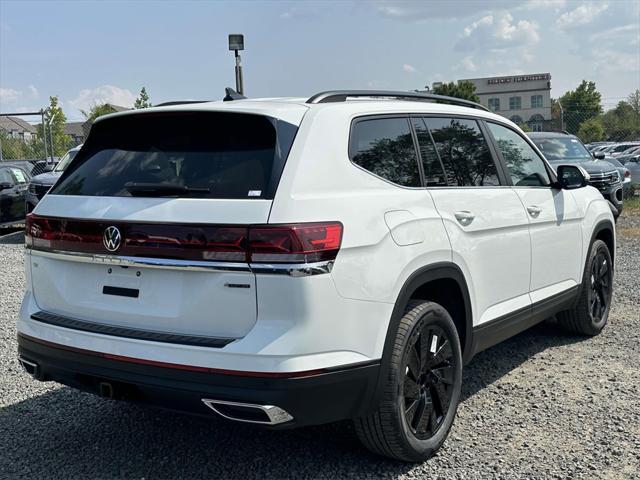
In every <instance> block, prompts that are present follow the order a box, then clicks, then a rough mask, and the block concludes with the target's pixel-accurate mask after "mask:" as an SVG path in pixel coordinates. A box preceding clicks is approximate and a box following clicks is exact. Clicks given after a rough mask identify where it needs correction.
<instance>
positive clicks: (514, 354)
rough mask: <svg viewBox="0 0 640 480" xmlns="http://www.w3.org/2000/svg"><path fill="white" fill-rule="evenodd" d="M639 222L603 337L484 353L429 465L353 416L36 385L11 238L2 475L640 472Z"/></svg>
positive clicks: (2, 348) (520, 343) (5, 249)
mask: <svg viewBox="0 0 640 480" xmlns="http://www.w3.org/2000/svg"><path fill="white" fill-rule="evenodd" d="M637 225H638V221H637V220H630V219H625V218H622V219H621V221H620V222H619V225H618V226H619V229H620V231H621V232H627V234H626V235H624V236H619V238H618V248H619V250H618V259H617V271H616V285H615V287H616V288H615V300H614V307H613V310H612V313H611V316H610V319H609V325H608V326H607V328H606V329H605V330H604V332H603V333H602V334H601V335H599V336H598V337H596V338H589V339H585V338H580V337H575V336H569V335H566V334H564V333H562V332H559V331H557V330H556V329H554V328H553V326H551V325H548V324H543V325H539V326H537V327H534V328H533V329H531V330H529V331H527V332H524V333H522V334H520V335H518V336H517V337H515V338H513V339H510V340H508V341H506V342H504V343H502V344H500V345H498V346H496V347H494V348H491V349H489V350H487V351H485V352H483V353H481V354H479V355H478V356H477V357H476V358H475V359H474V360H473V362H472V363H471V365H469V366H468V367H467V368H466V370H465V373H464V383H463V401H462V403H461V405H460V409H459V413H458V417H457V419H456V422H455V424H454V427H453V429H452V431H451V434H450V436H449V439H448V440H447V442H446V443H445V445H444V447H443V448H442V449H441V450H440V452H439V453H438V454H437V456H436V457H435V458H433V459H432V460H431V461H429V462H427V463H425V464H422V465H408V464H400V463H396V462H391V461H387V460H384V459H380V458H378V457H375V456H374V455H372V454H369V453H368V452H367V451H365V450H364V449H363V448H362V447H361V446H360V445H359V443H358V441H357V439H356V438H355V435H354V433H353V431H352V429H351V427H350V425H349V424H348V423H346V422H345V423H340V424H334V425H329V426H323V427H315V428H305V429H301V430H294V431H279V432H278V431H267V430H261V429H257V428H254V427H249V426H244V425H239V424H233V423H227V422H225V421H223V420H218V419H216V418H212V419H211V420H207V419H200V418H191V417H189V416H185V415H180V414H176V413H169V412H165V411H160V410H152V409H146V408H140V407H138V406H135V405H130V404H126V403H119V402H114V401H109V400H104V399H101V398H98V397H95V396H92V395H89V394H85V393H80V392H77V391H74V390H72V389H70V388H67V387H63V386H61V385H57V384H53V383H40V382H36V381H33V380H31V379H30V378H29V377H28V376H27V375H26V374H25V373H23V372H22V371H21V369H20V367H19V365H18V362H17V361H16V358H15V357H16V350H17V346H16V341H15V338H16V330H15V317H16V315H17V312H18V309H19V305H20V300H21V296H22V289H23V283H24V280H23V272H22V269H23V247H22V238H21V236H20V235H19V234H18V235H14V236H11V237H5V238H2V239H0V477H1V478H29V479H34V478H57V477H63V478H121V477H124V478H204V477H209V478H243V479H248V478H310V477H313V478H320V477H325V478H344V477H352V478H354V477H357V478H417V477H420V478H446V479H449V478H451V479H453V478H455V479H473V478H483V479H486V478H518V479H520V478H584V479H592V478H621V479H623V478H624V479H627V478H640V477H639V474H638V472H640V370H639V369H638V364H639V363H640V280H639V279H640V230H638V229H637ZM337 401H338V399H337Z"/></svg>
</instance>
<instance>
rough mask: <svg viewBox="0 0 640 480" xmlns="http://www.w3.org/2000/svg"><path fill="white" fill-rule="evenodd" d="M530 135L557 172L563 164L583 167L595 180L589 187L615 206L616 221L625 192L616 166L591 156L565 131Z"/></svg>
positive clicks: (602, 158) (602, 156)
mask: <svg viewBox="0 0 640 480" xmlns="http://www.w3.org/2000/svg"><path fill="white" fill-rule="evenodd" d="M527 135H528V136H529V137H530V138H531V140H533V143H535V144H536V146H537V147H538V148H539V149H540V151H541V152H542V153H543V154H544V156H545V158H546V159H547V160H548V161H549V163H550V164H551V166H552V167H553V168H555V169H557V167H558V166H559V165H580V166H581V167H582V168H584V169H585V170H586V171H587V173H588V174H589V176H590V177H591V179H590V180H589V184H590V185H591V186H592V187H595V188H597V189H598V190H599V191H600V193H601V194H602V196H603V197H604V198H606V199H607V200H609V203H610V204H611V206H612V207H613V208H612V209H611V211H612V212H613V216H614V218H616V219H617V218H618V217H619V216H620V214H621V213H622V206H623V193H622V182H623V180H624V179H623V178H621V177H620V172H619V171H618V169H617V168H616V166H615V165H612V164H611V163H609V162H607V161H606V160H604V155H602V154H600V155H598V152H596V153H594V154H591V153H590V152H589V150H587V148H586V147H585V146H584V144H583V143H582V142H581V141H580V139H579V138H578V137H576V136H575V135H571V134H568V133H561V132H530V133H527Z"/></svg>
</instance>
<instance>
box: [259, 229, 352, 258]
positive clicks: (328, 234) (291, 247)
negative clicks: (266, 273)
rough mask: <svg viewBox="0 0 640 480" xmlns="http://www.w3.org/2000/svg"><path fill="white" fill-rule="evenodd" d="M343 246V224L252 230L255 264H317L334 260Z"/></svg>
mask: <svg viewBox="0 0 640 480" xmlns="http://www.w3.org/2000/svg"><path fill="white" fill-rule="evenodd" d="M341 242H342V224H341V223H339V222H328V223H311V224H304V223H303V224H293V225H273V226H270V225H265V226H255V227H251V228H249V261H250V262H251V263H314V262H321V261H326V260H334V259H335V258H336V255H337V254H338V250H340V244H341Z"/></svg>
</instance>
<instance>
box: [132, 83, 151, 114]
mask: <svg viewBox="0 0 640 480" xmlns="http://www.w3.org/2000/svg"><path fill="white" fill-rule="evenodd" d="M151 106H152V105H151V101H150V100H149V94H148V93H147V90H146V89H145V88H144V87H142V90H140V95H138V98H136V101H135V103H134V104H133V108H136V109H140V108H149V107H151Z"/></svg>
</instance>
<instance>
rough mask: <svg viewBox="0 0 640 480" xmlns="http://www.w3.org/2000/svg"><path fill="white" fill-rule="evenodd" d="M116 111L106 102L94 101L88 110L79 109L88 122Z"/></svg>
mask: <svg viewBox="0 0 640 480" xmlns="http://www.w3.org/2000/svg"><path fill="white" fill-rule="evenodd" d="M116 111H117V110H116V109H115V108H113V107H112V106H111V105H109V104H108V103H96V104H94V105H93V107H91V108H90V109H89V111H88V112H86V111H84V110H81V112H82V115H84V117H85V118H86V119H87V120H88V121H89V123H93V122H94V121H95V120H96V118H98V117H101V116H103V115H109V114H110V113H115V112H116Z"/></svg>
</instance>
